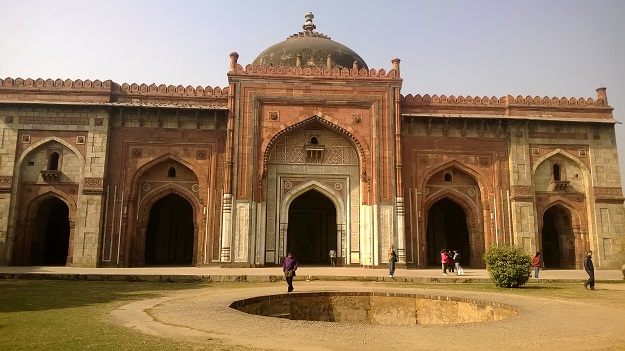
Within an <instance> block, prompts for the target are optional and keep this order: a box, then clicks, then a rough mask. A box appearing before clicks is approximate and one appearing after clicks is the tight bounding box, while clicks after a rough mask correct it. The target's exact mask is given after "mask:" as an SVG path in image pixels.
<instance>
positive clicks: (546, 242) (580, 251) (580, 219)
mask: <svg viewBox="0 0 625 351" xmlns="http://www.w3.org/2000/svg"><path fill="white" fill-rule="evenodd" d="M539 211H540V212H539V216H538V228H539V230H538V236H539V237H538V241H539V248H538V251H540V252H541V253H542V257H541V258H542V259H543V261H544V262H545V264H546V267H547V268H565V269H566V268H569V269H573V268H578V269H579V268H582V260H583V258H584V255H585V254H586V251H587V250H588V249H589V247H590V242H589V240H588V235H587V232H586V230H585V228H586V224H585V219H584V217H585V215H584V214H583V213H580V210H579V208H577V207H576V206H575V204H574V203H573V202H571V201H569V200H568V199H565V198H560V199H557V200H554V201H552V202H550V203H549V204H547V205H546V206H545V207H544V208H542V209H540V210H539ZM567 217H568V218H567ZM545 221H547V223H546V222H545ZM554 256H555V257H554Z"/></svg>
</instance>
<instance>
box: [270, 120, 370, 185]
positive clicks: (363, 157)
mask: <svg viewBox="0 0 625 351" xmlns="http://www.w3.org/2000/svg"><path fill="white" fill-rule="evenodd" d="M313 123H319V124H321V125H323V126H325V127H327V128H329V129H330V130H332V131H333V132H336V133H338V134H340V135H344V136H346V139H348V140H350V141H351V142H352V143H353V144H354V146H355V147H356V150H358V154H359V156H360V168H361V169H365V166H366V164H367V155H369V154H370V153H369V150H368V149H367V148H366V144H365V143H362V142H360V140H359V139H358V138H357V137H356V136H355V135H354V133H352V132H350V131H349V130H347V129H345V128H343V127H340V126H338V125H337V124H335V123H333V122H330V121H329V120H327V119H326V118H323V117H322V116H312V117H309V118H307V119H304V120H303V121H300V122H296V123H293V124H291V125H289V126H286V127H285V128H283V129H282V130H280V131H279V132H278V133H276V134H275V135H274V136H273V137H271V139H270V140H269V142H268V143H267V145H265V146H264V149H263V169H262V171H263V174H266V172H267V164H268V162H269V154H270V153H271V149H272V148H273V146H274V145H275V143H276V142H277V141H278V140H280V138H281V137H283V136H284V135H286V134H288V133H290V132H292V131H294V130H296V129H299V128H302V127H305V126H308V125H310V124H313Z"/></svg>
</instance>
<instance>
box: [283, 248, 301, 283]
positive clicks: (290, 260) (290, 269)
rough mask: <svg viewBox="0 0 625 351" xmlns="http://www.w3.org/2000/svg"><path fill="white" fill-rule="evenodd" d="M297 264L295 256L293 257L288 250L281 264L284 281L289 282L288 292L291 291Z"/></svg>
mask: <svg viewBox="0 0 625 351" xmlns="http://www.w3.org/2000/svg"><path fill="white" fill-rule="evenodd" d="M297 265H298V262H297V258H295V257H293V254H292V253H290V252H289V253H288V254H287V255H286V257H285V258H284V263H283V264H282V271H283V272H284V277H285V278H286V283H287V284H289V290H288V292H291V291H293V277H294V276H295V271H296V270H297Z"/></svg>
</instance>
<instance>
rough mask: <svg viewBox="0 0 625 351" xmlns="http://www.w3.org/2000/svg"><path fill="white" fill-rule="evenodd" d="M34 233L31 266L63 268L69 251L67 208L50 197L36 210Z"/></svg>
mask: <svg viewBox="0 0 625 351" xmlns="http://www.w3.org/2000/svg"><path fill="white" fill-rule="evenodd" d="M35 223H37V224H36V227H35V233H34V235H33V241H32V244H31V247H32V250H31V262H32V264H33V265H43V266H65V265H66V263H67V257H68V250H69V237H70V235H69V234H70V233H69V232H70V230H69V207H67V204H66V203H65V202H63V201H62V200H61V199H59V198H57V197H51V198H49V199H47V200H44V201H43V202H42V203H41V204H40V205H39V208H38V209H37V217H36V218H35Z"/></svg>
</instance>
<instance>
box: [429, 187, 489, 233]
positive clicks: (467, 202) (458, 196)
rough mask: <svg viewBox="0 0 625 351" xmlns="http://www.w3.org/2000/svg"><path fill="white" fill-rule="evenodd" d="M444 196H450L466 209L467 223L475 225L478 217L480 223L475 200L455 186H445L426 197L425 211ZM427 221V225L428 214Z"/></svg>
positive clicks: (450, 198) (449, 197)
mask: <svg viewBox="0 0 625 351" xmlns="http://www.w3.org/2000/svg"><path fill="white" fill-rule="evenodd" d="M444 198H448V199H449V200H451V201H453V202H455V203H456V204H458V205H459V206H460V207H462V208H463V209H464V212H465V213H466V215H467V222H468V223H467V225H470V226H472V227H473V226H475V225H476V218H477V219H478V223H479V216H477V213H478V209H477V207H476V206H475V204H474V203H473V200H472V199H471V198H470V197H468V196H467V195H465V194H463V193H461V192H459V191H458V190H456V189H453V188H444V189H441V190H440V191H437V192H436V193H434V194H430V196H428V197H427V198H426V199H425V203H424V204H423V209H424V213H428V211H429V210H430V207H432V205H434V204H435V203H436V202H438V201H439V200H442V199H444ZM425 223H426V226H427V216H426V218H425Z"/></svg>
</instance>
